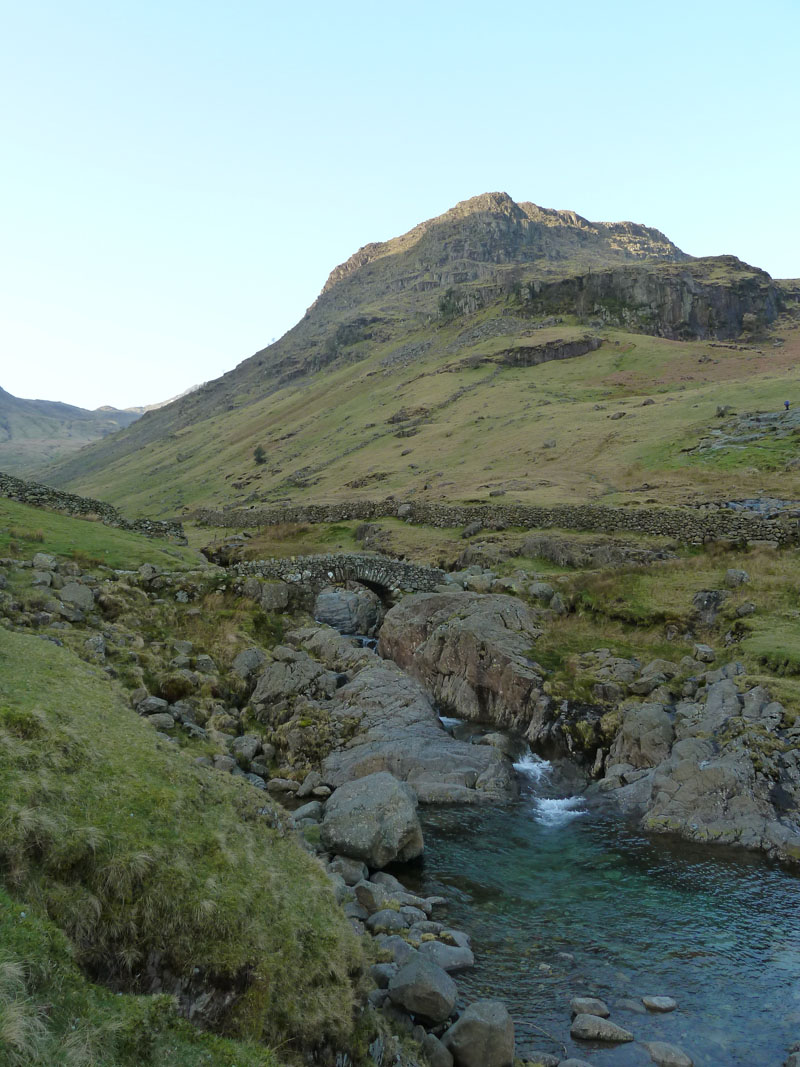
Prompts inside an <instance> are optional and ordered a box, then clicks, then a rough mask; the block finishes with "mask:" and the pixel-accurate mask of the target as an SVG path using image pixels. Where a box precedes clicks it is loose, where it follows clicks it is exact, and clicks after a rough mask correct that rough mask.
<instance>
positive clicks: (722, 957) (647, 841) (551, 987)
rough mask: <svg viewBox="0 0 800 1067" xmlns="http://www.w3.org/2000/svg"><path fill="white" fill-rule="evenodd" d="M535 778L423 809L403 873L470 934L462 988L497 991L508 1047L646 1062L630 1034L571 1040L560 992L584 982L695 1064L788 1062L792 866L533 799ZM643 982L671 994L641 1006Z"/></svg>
mask: <svg viewBox="0 0 800 1067" xmlns="http://www.w3.org/2000/svg"><path fill="white" fill-rule="evenodd" d="M542 792H545V793H546V792H548V790H547V787H546V781H545V782H544V783H543V782H541V781H539V782H536V781H529V780H526V781H525V783H524V785H523V796H522V798H521V800H520V801H519V803H516V804H514V805H509V806H506V807H496V808H488V807H487V808H481V809H477V810H476V809H473V810H469V809H467V810H465V809H454V808H450V809H439V810H431V809H428V810H427V811H426V812H424V813H423V818H424V822H423V825H424V830H425V843H426V853H425V858H424V861H423V863H422V865H421V867H419V868H418V869H417V870H416V871H414V872H413V875H412V876H411V877H409V874H410V873H411V872H409V870H408V869H406V871H405V872H404V874H403V878H404V881H406V882H409V883H410V882H411V881H412V880H413V881H414V887H415V888H417V889H419V890H421V891H424V892H425V893H426V894H433V893H436V894H441V895H443V896H446V897H447V898H448V900H449V901H450V906H449V908H448V912H447V916H448V921H449V922H450V923H452V925H453V926H455V927H458V928H461V929H464V930H466V931H467V932H468V933H470V934H471V936H472V941H473V948H474V950H475V955H476V959H477V966H476V968H475V969H474V970H473V971H468V972H465V973H463V974H461V975H458V976H456V977H457V980H458V985H459V989H460V991H461V997H462V1001H463V1002H464V1003H466V1002H468V1001H470V1000H474V999H476V998H477V997H499V998H500V999H502V1000H503V1001H505V1003H506V1004H507V1006H508V1008H509V1010H510V1011H511V1014H512V1015H513V1017H514V1021H515V1023H516V1029H517V1050H518V1055H529V1054H531V1053H532V1052H533V1051H534V1050H538V1051H541V1052H550V1053H554V1054H556V1055H561V1056H565V1055H567V1054H571V1055H573V1056H578V1057H581V1058H583V1059H587V1060H589V1061H591V1062H592V1063H595V1062H596V1063H597V1064H598V1067H599V1065H601V1064H607V1065H609V1067H627V1065H636V1064H641V1065H643V1064H647V1063H650V1058H649V1056H648V1054H647V1053H646V1051H645V1050H644V1049H643V1048H642V1047H641V1046H639V1045H618V1046H612V1047H608V1046H603V1047H596V1048H594V1047H592V1046H590V1045H587V1044H585V1043H582V1042H580V1043H579V1042H574V1041H572V1040H571V1038H570V1037H569V1024H570V1012H569V1002H570V999H571V998H572V997H573V996H577V995H586V994H592V995H596V996H600V997H602V998H603V999H604V1000H606V1001H607V1003H608V1004H609V1007H610V1008H611V1019H612V1021H614V1022H617V1023H619V1024H620V1025H621V1026H624V1027H625V1028H626V1029H628V1030H631V1031H632V1032H633V1033H634V1035H635V1037H636V1039H637V1041H642V1040H644V1041H647V1040H663V1041H669V1042H672V1043H674V1044H677V1045H679V1046H680V1047H682V1048H683V1049H684V1050H685V1051H686V1052H687V1053H689V1054H690V1055H691V1056H692V1058H693V1060H694V1062H695V1064H696V1065H697V1067H700V1065H702V1067H729V1065H730V1067H733V1065H742V1067H744V1065H747V1067H753V1065H759V1067H761V1065H763V1067H769V1065H773V1064H774V1065H775V1067H778V1065H780V1064H782V1063H783V1061H784V1059H785V1057H786V1052H787V1049H788V1047H789V1045H790V1044H791V1043H792V1042H793V1041H797V1040H800V907H798V905H800V880H798V879H797V878H795V877H793V876H792V875H790V874H788V873H786V872H784V871H782V870H780V869H777V868H773V867H770V866H767V865H766V864H765V863H764V862H763V861H761V860H759V859H757V858H748V857H746V856H745V857H743V856H741V855H731V854H730V853H722V852H719V851H717V850H709V849H702V848H699V847H691V846H687V845H684V844H679V843H670V842H669V841H668V840H667V839H665V838H660V837H652V838H648V837H645V836H643V835H642V834H641V833H639V832H638V831H637V830H636V829H635V828H634V827H632V826H631V825H629V824H626V823H625V822H623V821H621V820H620V819H619V817H617V816H612V815H611V814H609V813H608V812H605V813H603V812H597V811H586V810H585V808H584V806H583V805H582V803H581V802H580V801H577V800H575V801H572V802H571V804H569V805H568V804H563V803H562V804H559V803H557V802H556V803H552V802H550V803H548V802H546V801H545V803H544V806H543V805H542V802H541V799H537V798H540V797H541V794H542ZM549 792H551V793H552V792H553V790H552V789H551V790H549ZM579 812H582V813H580V814H579ZM648 994H649V995H666V996H672V997H674V998H675V999H676V1000H677V1001H678V1005H679V1007H678V1010H677V1011H675V1012H673V1013H671V1014H669V1015H651V1014H649V1013H645V1014H639V1013H638V1012H637V1011H636V1010H634V1007H633V1005H636V1004H637V1002H638V1000H639V998H640V997H642V996H646V995H648ZM626 1001H628V1002H629V1003H628V1004H627V1005H626V1003H625V1002H626ZM638 1006H639V1008H641V1005H638ZM564 1049H566V1052H565V1051H564Z"/></svg>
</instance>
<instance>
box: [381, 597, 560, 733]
mask: <svg viewBox="0 0 800 1067" xmlns="http://www.w3.org/2000/svg"><path fill="white" fill-rule="evenodd" d="M540 635H541V629H540V628H539V627H538V626H537V624H536V622H535V620H534V618H533V616H532V615H531V613H530V612H529V610H528V608H527V607H526V606H525V605H524V604H523V603H522V601H520V600H517V599H516V598H515V597H510V596H503V595H500V594H488V595H487V594H483V593H467V592H453V593H417V594H415V595H412V596H407V597H404V598H403V600H402V601H401V602H400V603H399V604H397V605H395V607H393V608H392V609H391V611H389V612H388V613H387V615H386V618H385V619H384V621H383V626H382V627H381V636H380V645H379V652H380V654H381V655H382V656H385V657H387V658H389V659H392V660H394V662H395V663H397V664H399V665H400V666H401V667H403V668H404V669H405V670H407V671H408V672H409V673H410V674H412V675H413V676H414V677H416V678H418V679H419V680H420V681H421V682H422V684H423V685H424V686H425V688H426V689H427V690H428V691H429V692H431V693H432V694H433V695H434V697H435V699H436V700H437V701H438V702H439V703H440V704H441V705H442V706H443V707H445V708H454V709H457V713H458V715H459V716H460V717H462V718H466V719H479V720H484V721H486V720H488V721H490V722H494V723H496V724H497V725H499V726H516V727H517V728H521V729H527V728H528V727H529V725H530V724H531V720H532V719H533V720H534V728H535V727H536V719H537V713H538V712H539V709H540V707H541V706H542V705H541V702H540V697H541V694H542V671H541V668H540V667H539V666H538V664H537V663H536V661H535V655H536V653H535V650H534V647H533V646H534V645H535V642H536V640H537V638H538V637H539V636H540Z"/></svg>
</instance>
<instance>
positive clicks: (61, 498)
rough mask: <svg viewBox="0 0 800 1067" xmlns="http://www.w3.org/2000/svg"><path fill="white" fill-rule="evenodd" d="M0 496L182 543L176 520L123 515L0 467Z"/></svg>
mask: <svg viewBox="0 0 800 1067" xmlns="http://www.w3.org/2000/svg"><path fill="white" fill-rule="evenodd" d="M0 496H4V497H8V498H9V499H10V500H18V501H19V502H20V503H21V504H31V505H33V506H34V507H37V508H45V509H46V510H47V511H61V512H63V513H64V514H66V515H73V516H75V517H76V518H79V519H89V518H99V519H100V520H101V521H102V522H103V523H104V524H105V525H106V526H116V527H118V528H119V529H121V530H132V531H133V532H134V533H140V534H144V535H145V536H146V537H163V538H168V539H169V540H172V541H178V542H180V543H181V544H185V542H186V536H185V534H184V532H183V526H182V525H181V524H180V523H179V522H167V521H162V520H159V519H125V518H123V516H122V515H120V513H119V512H118V511H117V509H116V508H115V507H113V506H112V505H111V504H107V503H106V502H105V501H103V500H93V499H92V498H91V497H87V496H77V495H76V494H75V493H66V492H64V491H63V490H62V489H53V488H51V487H50V486H49V485H42V484H41V483H40V482H26V481H23V480H22V479H21V478H15V477H13V475H11V474H4V473H3V472H2V471H0Z"/></svg>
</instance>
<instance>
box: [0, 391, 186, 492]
mask: <svg viewBox="0 0 800 1067" xmlns="http://www.w3.org/2000/svg"><path fill="white" fill-rule="evenodd" d="M193 388H195V389H196V388H197V386H193ZM188 392H191V390H187V391H186V393H181V396H185V395H186V394H187V393H188ZM172 399H178V398H177V397H173V398H172ZM169 403H171V400H165V401H163V402H162V403H161V404H150V405H148V406H146V407H131V408H125V409H124V410H121V409H119V408H114V407H109V406H105V407H100V408H97V409H96V410H95V411H89V410H87V409H86V408H80V407H75V406H73V405H72V404H62V403H60V402H59V401H56V400H24V399H22V398H20V397H16V396H12V395H11V393H8V392H6V390H5V389H2V388H0V470H4V471H8V472H9V473H11V474H35V473H36V472H38V471H39V470H40V469H41V468H42V467H44V466H46V465H47V464H50V463H54V462H56V461H58V460H61V459H64V458H65V457H66V456H69V455H71V454H72V453H73V452H77V451H78V449H81V448H83V447H84V446H85V445H87V444H91V443H92V442H93V441H97V440H98V439H100V438H105V437H108V435H109V434H112V433H116V432H117V431H118V430H121V429H124V428H125V427H126V426H130V425H131V423H133V422H135V421H136V420H137V419H138V418H140V417H141V416H142V415H143V414H144V413H145V412H146V411H153V410H155V409H156V408H159V407H161V406H163V404H169Z"/></svg>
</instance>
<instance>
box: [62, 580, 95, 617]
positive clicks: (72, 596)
mask: <svg viewBox="0 0 800 1067" xmlns="http://www.w3.org/2000/svg"><path fill="white" fill-rule="evenodd" d="M58 595H59V596H60V597H61V599H62V600H63V601H64V603H65V604H72V605H74V607H76V608H79V609H80V610H81V611H91V610H92V608H93V607H94V593H93V592H92V590H91V589H90V588H89V586H88V585H81V583H80V582H66V583H65V584H64V587H63V588H62V589H61V590H60V592H59V594H58Z"/></svg>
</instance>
